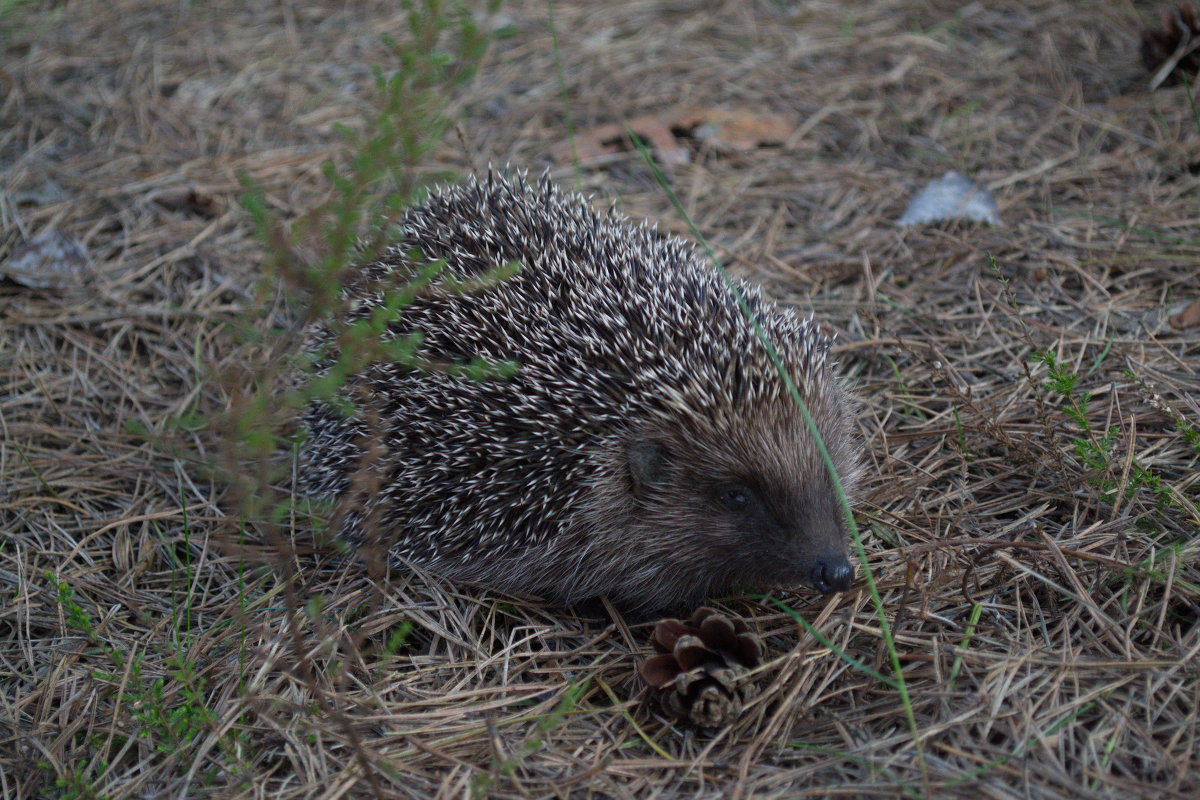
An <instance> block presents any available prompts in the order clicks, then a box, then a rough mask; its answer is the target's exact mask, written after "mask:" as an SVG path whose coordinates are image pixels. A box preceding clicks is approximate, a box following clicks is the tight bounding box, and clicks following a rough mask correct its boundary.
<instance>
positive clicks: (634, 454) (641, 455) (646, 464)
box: [625, 439, 668, 495]
mask: <svg viewBox="0 0 1200 800" xmlns="http://www.w3.org/2000/svg"><path fill="white" fill-rule="evenodd" d="M625 455H626V457H627V458H628V459H629V476H630V477H631V478H633V492H634V494H637V495H644V494H645V493H646V492H647V491H648V490H650V489H653V488H654V487H656V486H657V485H658V484H660V483H662V482H663V479H664V478H665V477H666V472H667V457H668V453H667V448H666V447H664V446H663V445H661V444H659V443H658V442H653V441H650V440H649V439H634V440H633V441H632V442H630V443H629V444H628V445H626V447H625Z"/></svg>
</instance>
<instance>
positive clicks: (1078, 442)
mask: <svg viewBox="0 0 1200 800" xmlns="http://www.w3.org/2000/svg"><path fill="white" fill-rule="evenodd" d="M1032 359H1033V361H1034V362H1036V363H1040V364H1044V365H1045V367H1046V374H1047V377H1046V380H1045V381H1044V382H1043V384H1042V385H1043V386H1044V387H1045V388H1046V389H1049V390H1050V391H1051V392H1053V393H1055V394H1057V395H1058V396H1059V397H1060V398H1061V399H1062V412H1063V414H1065V415H1066V417H1067V418H1068V419H1069V420H1071V422H1072V423H1074V426H1075V430H1076V431H1077V432H1078V434H1079V435H1078V436H1077V437H1076V438H1075V439H1074V441H1073V444H1074V446H1075V455H1076V456H1077V457H1078V459H1079V462H1080V463H1081V464H1082V465H1083V466H1084V467H1086V468H1087V470H1088V472H1089V473H1090V475H1089V478H1088V480H1089V481H1090V482H1091V483H1092V485H1094V486H1095V487H1096V488H1098V489H1099V490H1100V492H1101V496H1102V497H1103V499H1104V500H1105V502H1113V501H1115V500H1116V498H1117V491H1118V489H1119V488H1120V486H1119V480H1120V476H1121V472H1122V465H1121V464H1119V463H1115V458H1114V455H1113V450H1114V447H1115V445H1116V442H1117V437H1118V435H1119V434H1120V428H1119V427H1118V426H1116V425H1110V426H1108V428H1106V429H1104V430H1098V429H1097V428H1096V427H1095V426H1093V425H1092V423H1091V421H1090V414H1091V408H1090V404H1091V400H1092V393H1091V392H1081V391H1079V390H1078V389H1079V375H1078V374H1077V373H1076V372H1074V371H1073V370H1072V369H1071V368H1070V367H1069V366H1068V365H1067V364H1065V363H1063V362H1061V361H1059V359H1058V357H1057V356H1055V354H1054V351H1053V350H1051V349H1049V348H1046V349H1044V350H1037V351H1034V353H1033V356H1032ZM1142 487H1146V488H1148V489H1149V490H1150V492H1151V493H1152V494H1153V495H1154V496H1155V498H1157V500H1158V503H1159V505H1170V504H1171V503H1172V502H1173V498H1172V496H1171V489H1170V487H1169V486H1167V484H1166V483H1165V482H1164V481H1163V480H1162V478H1161V476H1159V475H1158V474H1157V473H1155V472H1154V471H1153V470H1151V469H1149V468H1147V467H1145V466H1144V465H1142V464H1141V463H1139V462H1138V460H1137V459H1136V458H1133V459H1131V460H1130V462H1129V475H1128V479H1127V480H1126V482H1125V490H1124V499H1125V500H1128V499H1129V498H1131V497H1133V495H1134V494H1135V493H1136V492H1137V491H1138V489H1140V488H1142Z"/></svg>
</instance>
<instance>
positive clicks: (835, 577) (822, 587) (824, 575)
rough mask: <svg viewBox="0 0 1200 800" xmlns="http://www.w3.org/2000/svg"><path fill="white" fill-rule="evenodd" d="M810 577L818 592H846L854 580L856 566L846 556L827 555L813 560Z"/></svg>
mask: <svg viewBox="0 0 1200 800" xmlns="http://www.w3.org/2000/svg"><path fill="white" fill-rule="evenodd" d="M808 578H809V581H810V582H811V583H812V586H813V588H814V589H816V590H817V591H818V592H822V593H824V594H831V593H833V592H844V591H846V590H847V589H849V588H850V585H851V584H852V583H853V582H854V567H852V566H850V561H849V559H847V558H846V557H845V556H825V557H823V558H818V559H817V560H816V561H814V562H813V565H812V569H811V570H809V573H808Z"/></svg>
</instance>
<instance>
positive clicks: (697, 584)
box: [298, 173, 860, 611]
mask: <svg viewBox="0 0 1200 800" xmlns="http://www.w3.org/2000/svg"><path fill="white" fill-rule="evenodd" d="M397 230H398V233H397V236H398V240H397V241H395V243H394V244H392V245H390V246H389V247H387V248H386V249H385V250H384V251H383V252H382V253H381V254H380V255H379V257H378V259H377V260H371V261H369V263H366V264H364V265H363V266H361V267H357V268H354V269H352V270H351V274H350V275H349V277H348V279H347V280H346V281H345V282H344V283H343V285H342V289H341V292H342V300H343V301H344V302H343V303H342V305H341V306H340V310H339V311H338V312H335V317H334V319H332V320H327V321H325V322H322V323H317V324H315V325H314V327H313V328H312V329H311V330H310V333H309V337H308V343H307V350H308V351H309V353H310V354H313V355H312V358H313V361H314V362H315V363H316V371H317V372H318V374H319V373H321V372H322V370H328V369H329V368H330V365H331V364H332V363H334V361H335V359H336V356H337V353H338V350H337V347H338V341H339V339H338V336H337V334H336V331H337V330H338V329H339V326H342V328H343V329H344V326H345V325H346V324H348V323H351V322H353V321H355V320H361V319H365V318H367V317H369V316H370V315H371V314H373V313H377V310H378V309H380V308H381V307H383V306H384V304H385V303H386V302H387V298H388V296H389V293H394V291H395V289H394V287H396V286H397V285H399V286H404V285H406V284H408V283H410V282H411V281H412V279H413V276H414V275H418V274H421V275H426V276H427V274H428V273H429V272H433V273H436V277H435V278H434V279H432V280H431V281H429V282H428V284H427V285H425V286H424V288H423V289H421V290H420V291H417V292H416V293H415V296H414V297H413V298H412V299H411V301H410V302H409V303H408V304H407V305H406V306H405V307H404V308H403V310H402V311H401V312H400V313H399V314H398V315H395V317H394V318H389V319H388V320H387V321H386V327H384V328H383V330H382V333H381V334H380V337H381V338H382V339H384V340H389V339H392V340H394V339H399V338H401V337H408V336H409V335H410V334H412V333H413V332H418V333H419V335H420V337H421V338H420V340H419V341H420V345H419V349H418V351H417V356H418V357H419V358H420V359H421V360H422V361H423V362H424V363H440V364H450V363H461V362H463V361H469V360H472V359H478V358H482V359H486V360H487V361H489V362H492V363H511V364H515V365H516V367H515V373H514V374H512V375H511V376H509V377H507V378H503V379H484V380H480V379H478V378H477V377H472V376H470V375H467V374H464V372H463V371H462V370H447V369H425V368H418V367H415V366H413V362H412V360H411V359H410V360H408V361H404V362H401V361H395V360H388V359H386V358H379V359H376V360H374V361H372V362H370V363H367V364H365V365H356V367H355V368H354V369H353V370H352V374H350V375H349V376H348V377H347V378H346V379H345V383H344V385H342V387H341V389H340V390H339V391H340V392H341V393H342V395H343V396H344V398H346V399H349V400H350V401H351V402H350V403H349V404H341V405H340V407H339V404H337V403H331V402H316V401H314V402H313V403H312V404H311V405H310V406H309V407H308V409H307V411H306V412H305V414H304V418H303V424H304V427H305V428H306V438H305V440H304V443H303V445H302V447H301V451H300V458H299V468H298V469H299V478H300V483H301V486H302V488H303V490H304V491H305V492H307V493H308V494H310V495H313V496H316V497H319V498H323V499H325V500H328V501H332V504H333V507H334V508H335V509H336V510H335V513H334V515H333V518H334V520H335V522H334V526H335V528H336V533H337V534H339V535H340V537H341V538H342V539H343V540H345V541H346V542H349V543H350V544H351V545H352V546H358V547H360V548H366V546H367V545H370V546H371V547H372V548H374V549H368V550H364V552H366V553H371V552H374V553H376V554H380V553H382V551H383V549H386V552H387V554H388V555H389V557H390V561H391V562H392V563H394V564H397V565H409V566H411V567H416V568H419V569H423V570H425V571H427V572H428V573H430V574H433V575H435V576H439V577H443V578H445V579H449V580H452V581H461V582H467V583H474V584H479V585H482V586H485V587H489V588H492V589H495V590H499V591H502V592H505V593H510V594H517V595H526V596H535V597H540V598H543V599H545V600H549V601H552V602H554V603H562V604H572V603H576V602H579V601H584V600H589V599H594V598H599V597H602V596H603V597H607V598H609V600H610V601H612V602H613V603H615V604H617V605H618V606H620V607H624V608H629V609H635V610H642V611H647V610H655V609H665V608H678V607H681V606H685V605H687V604H690V603H695V602H697V601H699V600H701V599H704V598H708V597H715V596H722V595H725V594H727V593H729V592H731V591H735V590H738V589H743V590H745V589H752V588H763V589H765V588H769V587H784V588H799V587H801V586H807V587H809V588H812V589H816V590H818V591H820V592H825V593H829V592H834V591H843V590H846V589H848V588H849V587H850V586H851V583H852V578H853V574H854V570H853V568H852V566H851V564H850V562H849V560H848V558H847V543H848V540H849V536H848V522H847V520H846V519H845V515H844V514H843V510H842V508H843V507H842V505H841V501H840V499H839V496H838V494H837V490H836V488H835V483H834V481H833V479H832V477H831V475H830V473H829V471H828V469H827V467H826V464H825V461H824V459H823V457H822V455H821V453H820V448H819V447H818V445H817V443H816V442H815V440H814V438H813V436H812V435H811V433H810V429H809V427H808V425H807V423H806V421H805V419H804V417H803V414H802V412H801V411H800V409H799V407H798V406H797V404H796V403H795V400H794V397H793V396H792V394H791V391H790V390H789V389H788V387H787V385H786V384H785V382H784V380H783V379H782V378H781V376H780V374H779V371H778V368H777V367H776V364H775V363H774V360H773V358H772V357H771V354H770V353H769V351H768V350H767V349H766V348H765V347H764V345H763V344H762V341H761V338H760V337H759V335H758V334H757V333H756V330H755V328H756V327H757V328H759V329H760V330H761V332H762V333H763V334H765V338H766V339H767V340H768V341H770V342H771V343H772V345H773V347H774V349H775V352H776V354H777V358H778V360H779V361H780V362H781V364H782V366H783V368H784V369H786V370H787V372H788V373H789V375H790V376H791V378H792V380H793V383H794V386H795V387H796V389H797V390H798V392H799V393H800V395H801V396H802V397H803V400H804V402H805V404H806V406H807V408H808V411H809V413H810V414H811V418H812V420H813V422H814V423H815V428H816V429H817V430H818V431H819V432H820V435H821V438H822V440H823V442H824V444H825V447H826V448H827V452H828V454H829V456H830V458H831V460H832V463H833V465H834V466H835V468H836V471H837V474H838V477H839V479H840V482H841V485H842V486H843V487H844V488H845V489H846V490H847V491H853V488H854V486H855V484H856V481H857V478H858V476H859V473H860V466H859V460H858V455H857V454H858V450H859V449H860V446H859V444H858V443H857V440H856V435H855V430H854V427H853V424H852V416H853V415H852V404H853V401H852V399H851V396H850V394H849V391H848V389H847V387H846V386H845V385H844V380H843V379H841V378H840V377H838V375H837V374H836V372H835V365H834V364H833V363H832V361H831V358H830V355H829V351H830V346H831V339H830V338H829V337H827V336H826V335H824V334H823V333H822V332H821V330H820V328H819V327H818V325H817V323H816V322H814V320H813V318H812V317H811V315H809V316H802V315H800V314H797V313H796V312H795V311H793V310H791V309H789V308H785V307H780V306H777V305H775V304H774V303H772V302H771V301H769V300H767V299H765V298H764V296H763V295H762V293H761V292H760V290H759V289H757V288H756V287H754V286H752V285H750V284H748V283H745V282H740V281H737V282H735V283H736V285H737V287H738V289H739V290H740V293H741V296H742V298H743V300H742V301H739V299H738V297H737V295H736V294H735V293H734V292H733V291H731V287H730V285H729V284H728V283H727V282H726V279H725V278H723V277H722V276H721V275H720V274H719V273H718V272H717V271H716V270H715V269H714V268H713V267H712V266H710V265H709V264H708V263H707V262H706V260H705V259H704V258H703V257H702V256H701V255H700V252H699V251H698V250H697V248H696V247H695V246H694V245H693V244H690V243H688V242H685V241H684V240H682V239H679V238H677V237H674V236H666V235H663V234H660V233H659V232H658V231H657V229H656V228H655V227H653V226H651V225H650V224H649V223H646V222H642V223H641V224H634V223H632V222H630V221H629V220H628V219H626V218H625V217H623V216H621V215H620V214H618V213H617V212H615V211H613V210H611V209H610V210H609V211H608V212H607V213H603V214H601V213H597V212H596V211H594V210H593V209H592V208H591V206H590V205H589V204H588V202H587V200H586V199H584V198H583V197H581V196H578V195H573V194H569V193H564V192H562V191H560V190H559V189H557V188H556V187H555V186H554V185H553V183H552V182H551V181H550V180H549V179H548V177H547V176H542V178H541V179H529V178H527V177H526V176H524V175H521V174H518V175H515V176H507V175H504V174H497V173H489V174H487V176H486V177H481V178H472V179H470V180H468V181H467V182H465V183H462V184H458V185H454V186H451V187H448V188H441V189H435V190H433V191H432V192H431V193H430V195H429V197H428V199H427V200H426V201H425V202H424V203H423V204H422V205H421V206H419V207H415V208H412V209H410V210H408V211H407V212H405V213H404V214H403V215H402V218H401V219H400V220H399V224H398V226H397ZM510 264H511V265H515V266H516V267H517V268H516V269H515V270H514V271H515V274H514V275H512V276H511V277H508V278H506V279H503V280H495V281H487V280H479V279H480V277H481V276H485V275H492V274H494V272H493V271H494V270H495V269H496V268H498V267H501V266H503V265H510ZM423 268H424V270H425V272H423V271H422V270H423ZM472 279H475V283H476V284H478V285H477V286H475V288H474V290H471V291H467V290H462V289H461V288H460V287H461V286H462V284H463V282H465V281H471V280H472ZM381 327H382V326H381ZM347 405H348V406H349V407H350V408H351V409H352V410H351V411H350V412H347V411H346V410H345V408H346V406H347Z"/></svg>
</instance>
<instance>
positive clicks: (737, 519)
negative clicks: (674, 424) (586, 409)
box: [626, 413, 856, 596]
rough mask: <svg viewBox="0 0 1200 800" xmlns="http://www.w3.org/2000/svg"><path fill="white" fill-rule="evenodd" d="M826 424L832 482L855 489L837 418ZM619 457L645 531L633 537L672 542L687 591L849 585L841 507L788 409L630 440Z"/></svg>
mask: <svg viewBox="0 0 1200 800" xmlns="http://www.w3.org/2000/svg"><path fill="white" fill-rule="evenodd" d="M823 418H824V419H825V420H826V424H824V425H822V424H821V422H820V420H818V428H819V429H821V430H823V436H824V439H825V441H826V447H827V448H828V449H829V451H830V455H831V456H832V457H833V458H834V463H835V465H836V466H837V467H838V472H839V477H840V478H841V479H842V480H843V481H844V482H845V483H847V484H849V483H852V482H853V479H854V477H855V474H856V469H855V467H854V463H855V462H854V460H853V459H854V457H853V454H852V453H851V452H850V450H851V448H850V446H849V441H848V438H849V437H848V436H847V435H846V433H845V425H844V420H843V417H842V415H840V414H836V413H833V414H826V415H824V417H823ZM626 454H627V457H628V469H629V476H630V491H631V493H632V494H633V496H634V498H635V501H636V504H637V508H638V511H637V512H636V516H637V519H638V527H639V528H640V529H641V530H643V531H645V532H644V533H642V534H641V535H640V536H639V537H638V538H639V539H641V540H642V541H671V542H674V543H675V544H676V552H675V553H674V554H673V555H674V557H675V561H674V562H673V563H674V564H676V565H677V566H678V568H679V572H680V573H681V574H689V575H690V580H691V583H692V584H693V585H695V586H697V587H705V589H706V590H707V591H708V592H709V593H714V592H720V591H727V590H728V589H730V588H732V587H734V586H737V585H745V584H750V585H753V586H756V587H769V586H782V587H789V588H791V587H797V586H800V585H806V586H808V587H810V588H813V589H816V590H818V591H821V592H834V591H844V590H846V589H848V588H850V584H851V581H852V578H853V575H854V570H853V568H852V567H851V565H850V562H849V560H848V558H847V544H848V534H847V530H846V525H845V523H844V520H843V514H842V508H841V504H840V501H839V500H838V496H837V492H836V490H835V488H834V483H833V481H832V479H831V478H830V476H829V474H828V472H827V470H826V468H825V466H824V463H823V461H822V459H821V458H820V455H819V450H818V449H817V448H816V446H815V444H814V443H813V442H812V440H811V437H810V435H809V433H808V430H807V427H806V426H805V425H804V422H803V420H802V419H801V420H796V419H795V418H794V415H792V414H790V413H789V414H788V415H787V416H785V417H783V418H782V419H781V418H779V417H775V418H771V419H764V420H762V421H761V422H760V423H757V424H756V423H755V422H754V421H753V420H746V419H737V420H735V421H734V423H733V424H731V425H729V426H726V427H724V428H722V427H716V426H714V427H713V428H710V429H709V428H706V429H705V430H699V431H690V432H687V433H682V434H680V433H678V432H677V433H675V434H674V435H671V434H669V433H664V432H662V431H659V432H657V433H652V434H649V435H646V436H639V437H635V438H634V439H632V440H631V441H630V442H629V444H628V445H627V448H626ZM692 593H693V594H699V592H698V591H696V592H692ZM681 594H683V595H685V596H686V595H687V594H688V592H687V591H686V590H682V591H681Z"/></svg>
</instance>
